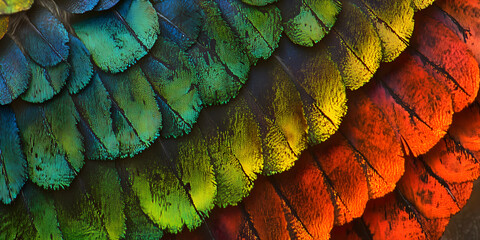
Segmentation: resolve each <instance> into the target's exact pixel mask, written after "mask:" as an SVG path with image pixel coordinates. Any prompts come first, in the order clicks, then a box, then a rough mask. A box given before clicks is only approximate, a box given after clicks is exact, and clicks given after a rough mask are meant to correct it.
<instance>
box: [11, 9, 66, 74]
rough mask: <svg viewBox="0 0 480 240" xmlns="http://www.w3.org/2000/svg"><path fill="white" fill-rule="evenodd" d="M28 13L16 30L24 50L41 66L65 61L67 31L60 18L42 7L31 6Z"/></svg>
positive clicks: (50, 65) (49, 65)
mask: <svg viewBox="0 0 480 240" xmlns="http://www.w3.org/2000/svg"><path fill="white" fill-rule="evenodd" d="M28 13H29V14H28V15H26V17H25V18H23V19H22V20H23V21H22V23H21V26H19V27H18V31H17V32H16V39H17V40H18V42H20V43H21V45H22V47H23V49H24V50H25V52H26V53H27V54H28V55H29V56H30V57H31V58H32V60H33V61H35V62H36V63H37V64H38V65H40V66H42V67H53V66H55V65H57V64H58V63H60V62H61V61H63V62H66V61H67V58H68V53H69V47H68V33H67V30H66V29H65V27H64V26H63V24H62V23H61V22H60V20H58V19H57V18H56V17H55V16H54V15H53V14H52V13H50V12H49V11H48V10H47V9H45V8H42V7H36V8H33V9H32V10H30V11H29V12H28Z"/></svg>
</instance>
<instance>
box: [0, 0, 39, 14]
mask: <svg viewBox="0 0 480 240" xmlns="http://www.w3.org/2000/svg"><path fill="white" fill-rule="evenodd" d="M32 4H33V0H26V1H24V0H5V1H2V2H1V3H0V14H1V15H4V14H12V13H16V12H21V11H25V10H28V9H29V8H30V7H31V6H32Z"/></svg>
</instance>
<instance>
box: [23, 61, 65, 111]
mask: <svg viewBox="0 0 480 240" xmlns="http://www.w3.org/2000/svg"><path fill="white" fill-rule="evenodd" d="M27 62H28V66H29V67H30V72H31V74H32V78H31V79H30V85H29V86H28V89H27V91H25V93H23V94H22V96H21V97H22V99H23V100H25V101H27V102H31V103H41V102H45V101H46V100H49V99H52V97H53V96H55V95H56V94H58V93H59V92H60V91H61V90H62V88H63V86H65V84H66V82H67V78H68V76H69V74H70V66H69V65H68V63H66V62H60V63H58V64H57V65H55V66H53V67H41V66H40V65H38V64H36V63H35V62H34V61H32V60H30V59H28V60H27Z"/></svg>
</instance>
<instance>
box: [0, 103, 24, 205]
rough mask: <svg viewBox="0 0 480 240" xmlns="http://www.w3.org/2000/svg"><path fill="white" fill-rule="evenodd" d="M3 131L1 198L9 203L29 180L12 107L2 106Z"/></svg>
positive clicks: (0, 117) (0, 139) (0, 154)
mask: <svg viewBox="0 0 480 240" xmlns="http://www.w3.org/2000/svg"><path fill="white" fill-rule="evenodd" d="M0 122H1V124H2V129H1V131H2V133H1V135H0V136H1V138H0V160H1V164H0V166H1V168H2V171H1V175H0V189H1V190H0V192H1V195H0V200H1V201H2V202H3V203H5V204H8V203H10V202H11V201H12V200H13V199H15V198H16V196H17V194H18V193H20V190H21V189H22V186H23V185H24V184H25V181H26V180H27V171H26V168H27V161H26V160H25V156H24V155H23V152H22V149H21V146H20V137H19V135H18V128H17V123H16V122H15V115H14V113H13V111H12V109H11V108H9V107H4V106H2V107H1V108H0Z"/></svg>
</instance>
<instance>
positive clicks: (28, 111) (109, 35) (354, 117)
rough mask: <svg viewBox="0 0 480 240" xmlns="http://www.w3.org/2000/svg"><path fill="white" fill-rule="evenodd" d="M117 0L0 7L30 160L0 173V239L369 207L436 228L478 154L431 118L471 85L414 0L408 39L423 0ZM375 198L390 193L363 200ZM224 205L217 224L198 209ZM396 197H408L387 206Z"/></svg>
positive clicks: (207, 228) (272, 220) (471, 91)
mask: <svg viewBox="0 0 480 240" xmlns="http://www.w3.org/2000/svg"><path fill="white" fill-rule="evenodd" d="M116 2H117V1H98V2H95V1H92V2H70V1H66V0H64V1H61V2H55V1H52V2H42V3H40V4H36V5H35V6H34V7H33V8H32V9H31V10H29V11H28V12H26V13H19V14H15V15H12V19H13V21H12V22H11V23H10V25H9V29H8V30H7V33H6V36H5V37H3V39H2V40H1V41H4V42H9V41H10V44H9V46H15V45H16V44H18V49H17V48H15V47H13V48H12V50H11V49H6V50H5V51H7V50H8V52H7V53H6V54H11V55H12V56H14V57H15V58H16V59H22V57H23V58H25V61H24V62H25V64H24V65H25V67H24V69H25V70H22V69H21V68H20V69H19V70H17V69H15V72H13V73H11V70H10V69H11V68H6V67H4V69H5V70H3V69H2V68H0V73H8V74H7V75H6V76H22V78H20V79H19V82H20V83H16V82H13V81H4V85H5V87H3V88H2V89H4V90H5V92H8V91H6V90H9V88H8V87H11V89H15V90H14V91H13V90H11V92H8V94H4V96H5V97H4V99H5V100H4V101H5V104H9V103H10V102H12V101H13V104H11V106H5V109H9V108H12V109H13V114H10V113H9V114H10V115H9V116H10V117H9V118H7V120H8V121H9V124H10V126H12V127H11V128H10V129H9V130H11V131H13V132H15V128H16V126H15V124H13V123H14V122H16V123H17V124H18V129H19V131H18V134H19V136H20V139H21V142H20V143H18V144H16V145H17V146H16V147H17V148H18V147H19V146H22V147H23V153H24V155H25V161H26V164H27V165H26V166H25V165H22V164H23V163H22V161H19V162H18V161H17V158H20V159H23V158H22V157H23V156H21V154H20V153H21V152H19V154H20V157H19V156H15V157H16V158H15V160H16V162H15V163H16V164H20V165H21V166H24V167H23V168H22V167H20V168H22V169H19V170H18V172H17V171H16V170H15V173H16V174H19V175H15V176H16V178H18V181H19V184H12V183H10V181H8V183H7V181H5V187H4V189H2V188H0V191H1V194H3V195H0V196H3V198H2V201H4V202H12V203H11V204H10V205H1V206H0V211H2V217H3V216H4V217H3V220H4V221H2V224H0V229H1V230H2V231H1V232H2V233H0V235H1V234H3V235H2V236H3V237H4V238H15V237H18V236H20V237H23V238H39V239H41V238H44V237H45V236H50V237H51V238H56V237H58V238H60V237H64V238H67V239H68V238H74V239H77V238H100V239H121V238H127V239H143V238H153V239H156V238H160V237H162V236H165V237H167V238H168V237H169V236H170V235H169V234H172V233H179V232H181V231H183V229H184V228H185V227H186V228H187V229H189V230H192V229H194V228H196V227H198V226H199V225H202V224H203V225H204V228H203V229H202V231H204V232H203V233H205V234H207V236H208V237H214V238H215V237H217V238H221V236H230V237H232V238H233V237H235V238H238V237H244V238H247V239H250V238H267V239H269V238H272V239H281V238H310V239H326V238H328V237H329V235H330V232H331V229H332V227H333V226H334V225H340V224H346V225H345V226H344V228H342V229H344V230H345V231H348V232H343V230H342V229H340V230H337V229H335V230H334V232H333V233H334V235H333V236H334V237H335V236H337V234H338V235H340V236H344V235H342V234H350V233H351V234H353V235H352V236H355V234H357V235H358V232H357V231H356V230H352V229H353V226H352V225H354V224H356V223H358V221H359V220H354V219H358V218H359V217H362V219H368V221H372V220H371V219H373V221H377V222H378V223H380V224H379V225H374V224H373V223H371V224H370V223H369V224H368V226H367V227H370V228H369V230H368V231H370V232H375V233H377V232H379V231H383V232H385V231H386V229H385V227H386V226H388V225H387V224H385V223H387V220H388V221H393V222H395V221H397V222H398V226H401V225H402V224H403V223H405V224H411V226H412V228H411V229H410V230H411V231H413V233H412V234H419V235H412V236H427V237H438V236H439V234H440V230H442V229H443V227H444V226H445V224H446V222H447V220H445V219H446V218H449V217H450V216H451V214H453V213H455V212H456V211H458V210H459V209H460V208H461V206H463V204H464V202H465V201H466V199H467V197H468V195H469V191H470V190H469V189H471V181H472V180H473V179H474V178H476V174H477V171H476V170H475V168H473V169H472V171H471V172H466V173H463V172H462V173H460V172H455V171H453V172H452V171H451V170H452V169H451V168H450V167H449V165H454V164H455V163H456V162H455V161H453V162H451V161H448V160H450V159H461V160H462V162H461V163H459V164H458V165H460V166H464V165H465V166H467V167H468V166H471V165H472V164H473V163H472V161H473V160H472V156H473V155H468V154H467V155H465V153H469V152H468V151H463V150H461V149H460V151H457V150H458V149H457V150H456V149H455V148H453V147H452V146H457V145H458V144H457V142H458V141H459V140H456V138H455V136H454V135H453V134H450V133H449V134H448V135H446V133H447V131H448V128H449V126H450V125H451V123H452V116H453V114H454V113H456V112H460V111H461V110H462V109H463V108H465V107H467V106H468V105H469V104H471V103H472V101H474V99H475V96H476V93H477V91H478V87H479V84H478V82H479V80H478V72H479V70H478V64H477V62H476V60H475V59H474V57H473V55H472V53H471V52H470V50H469V49H468V48H467V47H466V46H464V45H463V43H462V39H460V40H459V39H458V37H457V36H456V35H459V34H460V35H461V34H462V33H464V32H462V29H461V28H458V29H457V28H456V27H457V26H458V24H455V21H454V20H452V19H450V18H447V17H443V18H442V14H444V13H441V12H438V11H437V12H435V11H433V10H429V11H424V12H421V13H418V14H420V15H423V17H419V18H418V22H420V24H423V25H420V27H418V28H417V30H416V31H417V33H416V34H415V35H414V37H413V39H412V41H411V45H409V43H408V41H409V40H410V38H411V35H412V31H413V24H414V21H413V12H414V11H415V10H419V9H420V8H421V7H424V6H426V5H428V4H429V2H420V1H407V0H406V1H395V2H380V1H374V0H352V1H347V0H343V1H341V2H337V1H327V0H323V1H313V0H312V1H302V2H300V1H293V2H288V3H287V2H285V1H283V2H279V3H276V1H271V0H266V1H246V0H245V1H243V2H241V1H238V0H202V1H170V0H163V1H162V0H156V1H152V2H150V1H145V0H124V1H122V2H119V3H118V4H116ZM37 5H42V6H44V7H45V8H44V7H40V6H37ZM47 9H48V10H47ZM92 10H93V11H92ZM95 11H102V12H95ZM72 12H73V13H82V14H78V15H76V14H71V13H72ZM444 15H445V14H444ZM9 18H10V16H9ZM47 22H51V23H50V24H48V23H47ZM0 32H1V31H0ZM418 32H426V33H425V34H419V33H418ZM282 34H283V35H285V36H286V37H284V38H282V39H281V35H282ZM463 36H464V35H463ZM287 38H288V39H287ZM12 39H13V41H12ZM463 40H464V39H463ZM426 43H438V44H436V45H435V46H432V45H429V44H426ZM305 46H311V47H310V48H306V47H305ZM37 48H38V49H37ZM405 49H407V51H405V52H404V50H405ZM450 50H453V51H450ZM401 52H404V53H403V54H402V55H400V53H401ZM439 53H440V54H439ZM272 55H273V56H272ZM397 57H398V58H397ZM12 58H13V57H12ZM382 62H392V63H390V64H382V65H381V63H382ZM9 64H11V63H9ZM15 64H17V63H15ZM11 65H13V64H11ZM254 65H255V66H254ZM0 66H9V65H8V64H6V65H3V64H2V65H0ZM378 69H380V70H379V71H378V72H377V70H378ZM2 70H3V71H2ZM30 72H32V73H30ZM30 74H31V75H30ZM4 78H5V79H7V78H8V77H4ZM247 79H250V80H249V81H247ZM371 79H373V80H372V81H371V82H370V83H368V84H367V82H369V81H370V80H371ZM12 83H14V84H12ZM10 85H12V86H10ZM364 85H367V86H364ZM27 86H28V88H27ZM64 86H66V87H64ZM362 86H364V87H362ZM419 86H421V87H419ZM360 87H362V89H360V90H357V89H359V88H360ZM347 89H348V90H347ZM353 90H356V91H353ZM23 92H25V93H24V94H23V95H22V99H16V98H17V97H18V95H20V94H22V93H23ZM347 98H348V99H349V100H348V101H347ZM26 100H28V101H32V102H35V104H33V103H27V102H25V101H26ZM227 102H229V103H228V104H227V105H222V106H218V105H220V104H224V103H227ZM210 105H217V106H212V107H209V108H207V109H206V110H205V109H204V108H206V107H207V106H210ZM347 109H349V111H348V113H347ZM202 110H203V111H202ZM201 111H202V113H200V112H201ZM187 133H188V135H187ZM184 135H185V136H184ZM449 137H450V138H451V139H450V138H449ZM442 138H443V139H444V140H441V139H442ZM439 141H444V143H445V144H444V145H439V144H438V142H439ZM2 143H3V142H0V148H1V147H2V146H3V145H2ZM447 143H448V144H447ZM4 144H5V143H4ZM9 144H11V143H9ZM462 146H463V145H462ZM432 149H434V150H437V153H438V154H437V155H432V153H431V152H432V151H434V150H432ZM141 152H142V153H141ZM440 153H441V154H440ZM462 154H463V155H462ZM450 155H451V156H450ZM2 156H3V155H2ZM118 157H122V158H126V159H119V160H116V162H105V161H97V162H95V161H89V160H91V159H96V160H105V159H116V158H118ZM130 158H133V159H130ZM438 159H442V161H441V163H445V164H444V165H438V162H439V160H438ZM86 160H87V161H86ZM25 161H24V162H25ZM4 162H5V163H7V162H8V164H9V165H11V159H9V161H2V163H4ZM404 164H406V165H404ZM84 165H85V166H84ZM12 166H13V165H12ZM81 169H82V171H80V170H81ZM289 169H291V170H290V171H287V170H289ZM25 170H27V172H28V177H29V178H30V179H31V180H32V181H31V182H29V183H27V184H26V186H25V187H24V188H23V190H20V188H21V187H22V185H23V183H24V182H25V180H26V178H27V177H26V175H24V173H25ZM404 171H405V173H404ZM4 172H5V171H4ZM22 173H23V175H22ZM402 175H403V177H402ZM456 175H461V176H465V179H463V180H458V181H461V182H455V180H454V181H450V180H451V179H453V178H455V177H453V176H456ZM9 177H10V175H9V174H8V173H7V174H5V173H3V178H0V179H9ZM425 179H427V180H425ZM446 179H449V182H446V181H445V180H446ZM455 179H457V178H455ZM254 183H255V184H254ZM35 185H38V186H41V187H43V188H45V189H54V190H56V189H59V188H60V189H62V188H67V187H69V188H68V189H65V190H57V191H55V192H53V191H47V190H45V189H41V188H38V187H37V186H35ZM254 185H255V186H254ZM430 189H437V190H436V191H435V193H433V194H431V196H433V197H434V200H435V202H432V203H425V201H424V196H420V195H421V194H419V193H420V192H428V190H430ZM414 190H415V191H414ZM19 191H20V192H19ZM392 191H395V194H397V195H395V196H393V197H392V194H389V193H390V192H392ZM249 194H250V197H248V198H246V199H245V200H244V201H243V202H241V201H242V199H244V198H245V197H247V196H248V195H249ZM15 195H18V196H20V197H17V198H16V199H15ZM383 196H387V197H386V198H385V199H386V200H382V201H384V202H381V201H378V202H372V201H371V200H372V199H375V198H381V197H383ZM399 196H401V197H400V198H399ZM392 199H393V200H392ZM443 201H445V202H446V203H447V204H446V205H445V206H437V204H436V203H440V202H443ZM457 201H458V202H457ZM372 204H373V205H372ZM382 204H387V205H388V206H389V207H390V208H391V209H394V210H393V212H394V213H395V211H397V210H398V211H400V212H399V213H398V214H397V213H395V214H392V215H388V214H386V212H385V211H383V210H380V211H375V210H373V211H372V209H375V206H383V205H382ZM229 205H238V207H236V208H228V209H229V211H230V212H228V214H233V215H234V216H233V217H234V219H235V220H231V221H232V222H233V223H232V224H230V225H229V223H222V224H223V226H226V227H225V228H223V229H222V228H220V227H218V225H215V224H214V223H218V221H216V220H214V219H213V220H212V219H209V218H208V216H209V215H212V212H211V211H212V209H213V208H214V207H215V206H221V207H227V206H229ZM438 205H440V204H438ZM372 206H373V207H372ZM232 209H233V210H232ZM395 209H396V210H395ZM406 209H410V210H411V211H414V212H415V211H416V212H417V213H421V215H419V216H420V217H418V218H417V219H413V220H415V221H403V219H404V216H405V214H408V211H407V210H406ZM410 210H409V211H410ZM389 211H390V210H389ZM402 211H403V212H402ZM14 212H18V214H17V215H14V214H13V213H14ZM42 214H44V215H45V216H47V217H46V218H45V219H42V217H41V216H42ZM213 214H214V215H216V216H218V215H220V218H222V219H227V220H226V221H227V222H228V221H230V220H228V219H229V218H227V217H224V216H222V211H218V212H216V210H215V212H213ZM399 216H400V217H399ZM425 216H426V217H425ZM409 220H412V219H409ZM365 221H367V220H365ZM402 221H403V222H402ZM227 225H228V226H227ZM418 226H420V228H418ZM436 227H438V229H435V228H436ZM182 234H183V233H182ZM193 234H195V233H193ZM396 234H400V235H399V236H408V235H407V234H410V232H409V231H404V232H402V231H401V229H398V233H396ZM402 234H404V235H402ZM422 234H424V235H422ZM182 236H184V235H179V237H180V238H181V237H182ZM190 236H192V235H190ZM349 236H350V235H349ZM377 236H379V235H377ZM196 237H204V236H200V235H199V236H196ZM357 237H362V236H357Z"/></svg>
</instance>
